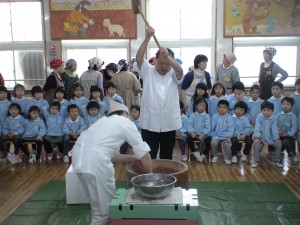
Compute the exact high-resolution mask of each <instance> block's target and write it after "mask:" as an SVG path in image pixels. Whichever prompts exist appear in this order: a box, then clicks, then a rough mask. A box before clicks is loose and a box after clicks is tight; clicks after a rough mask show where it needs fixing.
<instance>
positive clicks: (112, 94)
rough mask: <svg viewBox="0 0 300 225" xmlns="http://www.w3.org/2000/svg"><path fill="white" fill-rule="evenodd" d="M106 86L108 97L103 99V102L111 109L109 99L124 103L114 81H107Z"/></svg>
mask: <svg viewBox="0 0 300 225" xmlns="http://www.w3.org/2000/svg"><path fill="white" fill-rule="evenodd" d="M105 88H106V93H107V94H106V97H105V98H104V99H103V103H104V104H105V105H106V107H107V109H109V100H112V101H117V102H119V103H121V104H124V101H123V99H122V97H121V96H120V95H118V94H117V86H116V85H115V84H114V83H113V82H111V81H109V82H107V84H106V87H105ZM106 115H107V114H106Z"/></svg>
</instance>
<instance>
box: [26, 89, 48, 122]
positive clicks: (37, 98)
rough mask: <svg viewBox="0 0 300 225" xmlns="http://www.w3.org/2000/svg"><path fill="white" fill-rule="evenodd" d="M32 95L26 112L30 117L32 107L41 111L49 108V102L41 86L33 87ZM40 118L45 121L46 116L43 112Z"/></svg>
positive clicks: (40, 113)
mask: <svg viewBox="0 0 300 225" xmlns="http://www.w3.org/2000/svg"><path fill="white" fill-rule="evenodd" d="M31 95H32V99H30V100H29V101H28V104H27V108H26V111H25V114H26V115H27V116H28V114H29V108H30V107H31V106H37V107H38V108H39V109H42V108H44V107H49V103H48V101H46V100H45V99H44V92H43V89H42V88H41V87H40V86H33V87H32V89H31ZM39 116H40V117H41V118H42V119H44V118H45V117H44V114H43V112H42V111H40V112H39Z"/></svg>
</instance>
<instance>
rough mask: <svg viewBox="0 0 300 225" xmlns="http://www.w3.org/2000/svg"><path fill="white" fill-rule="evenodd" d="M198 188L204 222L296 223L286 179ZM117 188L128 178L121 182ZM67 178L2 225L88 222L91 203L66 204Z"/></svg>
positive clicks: (299, 206) (296, 207)
mask: <svg viewBox="0 0 300 225" xmlns="http://www.w3.org/2000/svg"><path fill="white" fill-rule="evenodd" d="M189 186H190V188H196V189H198V195H199V208H200V211H199V221H200V224H201V225H211V224H222V225H238V224H241V225H248V224H249V225H250V224H251V225H252V224H256V225H260V224H261V225H266V224H272V225H277V224H278V225H279V224H284V225H296V224H300V201H299V200H298V199H297V198H296V196H295V195H293V193H292V192H291V191H290V190H289V189H288V188H287V187H286V186H285V185H284V184H283V183H250V182H240V183H239V182H190V185H189ZM117 187H118V188H124V187H126V182H118V183H117ZM65 198H66V195H65V182H64V181H50V182H49V183H47V184H46V185H45V186H44V187H43V188H41V189H40V190H39V191H37V192H36V193H34V194H33V195H32V196H31V197H30V198H29V199H28V200H27V201H25V202H24V203H23V204H22V205H21V206H20V207H19V208H18V209H17V210H16V211H15V212H14V213H12V214H11V215H10V216H9V217H8V218H7V219H6V220H5V221H4V222H3V223H2V224H3V225H17V224H22V225H88V224H90V221H91V211H90V207H89V205H88V204H85V205H66V202H65Z"/></svg>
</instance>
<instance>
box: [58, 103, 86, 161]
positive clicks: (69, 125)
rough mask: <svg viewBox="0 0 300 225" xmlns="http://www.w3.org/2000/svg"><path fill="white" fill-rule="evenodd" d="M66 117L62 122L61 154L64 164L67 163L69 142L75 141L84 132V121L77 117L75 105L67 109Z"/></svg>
mask: <svg viewBox="0 0 300 225" xmlns="http://www.w3.org/2000/svg"><path fill="white" fill-rule="evenodd" d="M67 111H68V115H69V117H67V119H66V120H65V122H64V126H63V131H64V141H63V154H64V158H63V160H64V162H69V157H68V152H69V143H70V141H71V140H74V141H76V140H77V138H78V137H79V135H80V134H81V132H83V131H84V130H85V123H84V119H83V118H82V117H81V116H80V115H79V114H80V113H79V107H78V106H77V105H76V104H70V105H69V106H68V108H67Z"/></svg>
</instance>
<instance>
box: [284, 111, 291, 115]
mask: <svg viewBox="0 0 300 225" xmlns="http://www.w3.org/2000/svg"><path fill="white" fill-rule="evenodd" d="M292 113H293V112H292V111H290V112H288V113H285V112H283V111H281V114H282V115H291V114H292Z"/></svg>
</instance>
